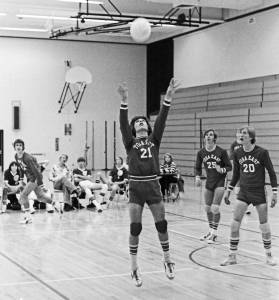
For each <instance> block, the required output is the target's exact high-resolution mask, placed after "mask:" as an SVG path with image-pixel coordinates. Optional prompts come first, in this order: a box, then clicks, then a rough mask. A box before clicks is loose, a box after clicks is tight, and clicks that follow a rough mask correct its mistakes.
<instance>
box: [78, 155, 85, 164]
mask: <svg viewBox="0 0 279 300" xmlns="http://www.w3.org/2000/svg"><path fill="white" fill-rule="evenodd" d="M82 161H83V162H86V160H85V158H84V157H82V156H81V157H79V158H78V159H77V162H78V163H79V162H82Z"/></svg>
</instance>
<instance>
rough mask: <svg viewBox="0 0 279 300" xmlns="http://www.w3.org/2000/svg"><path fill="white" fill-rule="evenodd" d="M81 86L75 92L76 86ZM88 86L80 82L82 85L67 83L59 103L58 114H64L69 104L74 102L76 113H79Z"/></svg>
mask: <svg viewBox="0 0 279 300" xmlns="http://www.w3.org/2000/svg"><path fill="white" fill-rule="evenodd" d="M77 84H78V85H79V89H78V91H77V92H76V91H74V85H75V86H76V85H77ZM86 86H87V84H86V83H85V82H80V83H74V84H73V83H70V82H65V84H64V87H63V90H62V93H61V96H60V99H59V101H58V103H59V104H60V107H59V110H58V113H61V112H62V109H63V108H64V107H65V106H66V105H67V104H68V103H69V102H71V101H72V102H73V104H74V107H75V110H74V113H77V112H78V109H79V106H80V103H81V100H82V97H83V94H84V91H85V89H86Z"/></svg>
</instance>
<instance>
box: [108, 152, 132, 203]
mask: <svg viewBox="0 0 279 300" xmlns="http://www.w3.org/2000/svg"><path fill="white" fill-rule="evenodd" d="M127 182H128V170H127V169H126V168H125V166H124V164H123V158H122V157H121V156H118V157H117V158H116V160H115V164H114V167H113V169H112V170H111V171H110V173H109V184H110V186H111V189H112V190H111V194H110V197H109V200H110V201H112V200H113V198H114V196H115V194H116V192H117V191H118V190H119V189H123V188H125V184H126V183H127Z"/></svg>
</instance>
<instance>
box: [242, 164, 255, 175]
mask: <svg viewBox="0 0 279 300" xmlns="http://www.w3.org/2000/svg"><path fill="white" fill-rule="evenodd" d="M243 167H244V170H243V172H244V173H254V172H255V166H254V164H243Z"/></svg>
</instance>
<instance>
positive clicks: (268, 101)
mask: <svg viewBox="0 0 279 300" xmlns="http://www.w3.org/2000/svg"><path fill="white" fill-rule="evenodd" d="M162 98H163V97H162ZM155 117H156V116H152V118H151V121H154V120H155ZM247 124H249V125H253V126H254V127H255V129H256V134H257V144H258V145H260V146H262V147H264V148H267V149H268V150H269V153H270V156H271V159H272V162H273V164H274V168H275V171H276V173H277V175H279V151H278V150H279V130H278V129H279V75H272V76H266V77H259V78H252V79H246V80H239V81H233V82H225V83H219V84H213V85H207V86H199V87H194V88H186V89H180V90H178V91H177V93H176V94H175V96H174V99H173V103H172V106H171V109H170V113H169V116H168V121H167V125H166V129H165V133H164V136H163V139H162V143H161V149H160V157H163V154H164V153H166V152H170V153H172V154H173V155H174V157H175V162H176V163H177V166H178V168H179V169H180V170H181V173H182V174H183V175H189V176H193V175H194V165H195V159H196V153H197V151H198V150H199V149H200V148H201V147H202V138H201V134H202V132H204V130H206V129H209V128H214V129H216V130H217V131H218V134H219V139H218V145H220V146H221V147H223V148H224V149H227V150H228V149H229V147H230V145H231V143H232V142H233V141H234V140H235V133H236V129H237V128H239V127H241V126H243V125H247Z"/></svg>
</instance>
